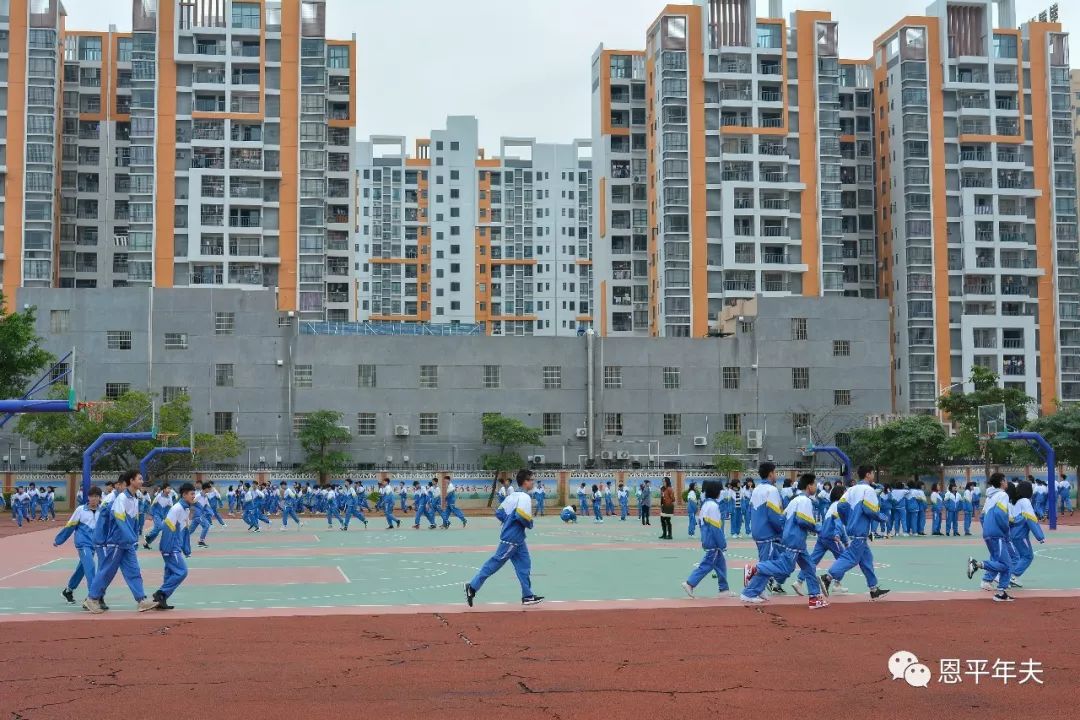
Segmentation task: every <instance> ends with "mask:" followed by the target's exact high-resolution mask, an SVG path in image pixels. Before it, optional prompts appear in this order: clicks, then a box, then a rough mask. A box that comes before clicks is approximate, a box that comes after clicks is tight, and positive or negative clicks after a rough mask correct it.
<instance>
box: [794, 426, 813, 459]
mask: <svg viewBox="0 0 1080 720" xmlns="http://www.w3.org/2000/svg"><path fill="white" fill-rule="evenodd" d="M795 449H796V450H798V451H799V452H800V453H802V456H803V457H813V455H814V431H813V428H811V427H810V426H809V425H800V426H799V427H797V428H795Z"/></svg>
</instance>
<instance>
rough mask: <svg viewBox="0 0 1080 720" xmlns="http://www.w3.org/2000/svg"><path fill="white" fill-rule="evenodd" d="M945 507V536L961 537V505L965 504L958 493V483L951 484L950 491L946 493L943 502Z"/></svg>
mask: <svg viewBox="0 0 1080 720" xmlns="http://www.w3.org/2000/svg"><path fill="white" fill-rule="evenodd" d="M942 502H943V504H944V505H945V536H946V537H948V536H949V535H950V534H952V535H955V536H957V537H959V536H960V522H959V514H960V505H961V504H962V502H963V498H962V497H961V496H960V493H959V492H958V491H957V488H956V483H950V484H949V490H948V492H946V493H945V497H944V499H943V500H942Z"/></svg>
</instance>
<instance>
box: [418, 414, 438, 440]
mask: <svg viewBox="0 0 1080 720" xmlns="http://www.w3.org/2000/svg"><path fill="white" fill-rule="evenodd" d="M420 434H421V435H438V434H439V413H420Z"/></svg>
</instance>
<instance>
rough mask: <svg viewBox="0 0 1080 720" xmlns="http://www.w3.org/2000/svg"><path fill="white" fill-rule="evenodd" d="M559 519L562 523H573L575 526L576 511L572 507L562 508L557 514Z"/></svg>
mask: <svg viewBox="0 0 1080 720" xmlns="http://www.w3.org/2000/svg"><path fill="white" fill-rule="evenodd" d="M559 519H560V520H562V521H563V522H564V523H575V524H576V523H577V510H575V509H574V506H573V505H567V506H566V507H564V508H563V509H562V512H561V513H559Z"/></svg>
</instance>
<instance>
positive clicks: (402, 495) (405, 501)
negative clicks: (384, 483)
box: [388, 482, 409, 515]
mask: <svg viewBox="0 0 1080 720" xmlns="http://www.w3.org/2000/svg"><path fill="white" fill-rule="evenodd" d="M388 486H389V485H388ZM397 496H398V500H399V501H400V502H401V514H402V515H404V514H406V513H407V512H409V490H408V488H406V487H405V483H404V482H402V483H400V484H399V485H398V489H397ZM391 497H393V492H391ZM393 512H394V508H392V507H391V508H390V513H391V514H393Z"/></svg>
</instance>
